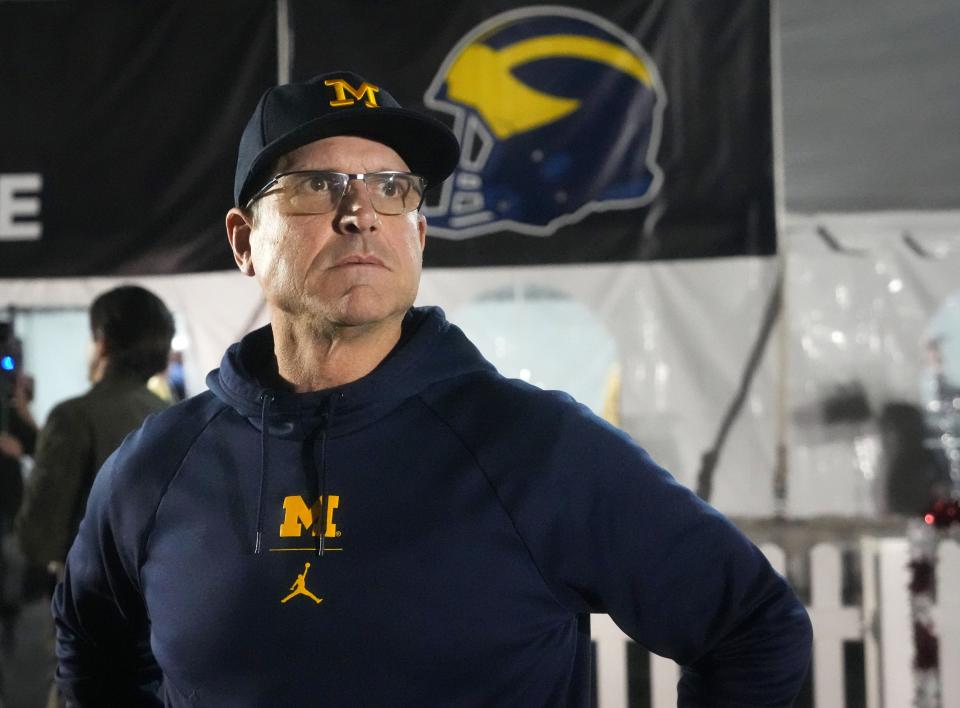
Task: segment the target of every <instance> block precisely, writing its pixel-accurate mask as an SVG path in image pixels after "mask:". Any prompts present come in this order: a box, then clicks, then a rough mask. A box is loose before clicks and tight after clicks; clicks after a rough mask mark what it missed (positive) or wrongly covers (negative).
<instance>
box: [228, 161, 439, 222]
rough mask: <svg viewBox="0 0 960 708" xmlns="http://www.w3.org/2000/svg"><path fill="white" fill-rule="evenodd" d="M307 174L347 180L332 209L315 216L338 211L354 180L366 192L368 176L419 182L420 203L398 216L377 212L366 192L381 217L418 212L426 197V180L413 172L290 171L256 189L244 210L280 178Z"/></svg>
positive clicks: (276, 176) (266, 192) (368, 193)
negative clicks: (325, 175) (415, 179)
mask: <svg viewBox="0 0 960 708" xmlns="http://www.w3.org/2000/svg"><path fill="white" fill-rule="evenodd" d="M309 174H328V175H342V176H344V177H346V178H347V182H346V184H345V185H344V187H343V194H341V195H340V198H339V199H338V200H337V203H336V204H334V206H333V208H332V209H330V210H329V211H321V212H315V213H317V214H330V213H332V212H335V211H336V210H337V209H339V208H340V203H341V202H342V201H343V198H344V197H345V196H346V195H347V190H348V189H349V188H350V183H351V182H352V181H353V180H355V179H358V180H360V181H361V182H363V188H364V189H365V190H367V189H368V187H367V179H366V178H367V176H368V175H369V176H374V175H403V176H404V177H416V178H417V179H418V180H420V185H421V190H420V201H419V202H418V203H417V206H416V207H414V208H413V209H409V210H407V211H401V212H400V213H399V214H384V213H383V212H381V211H380V210H378V209H377V207H376V206H374V204H373V198H372V197H370V196H369V195H370V192H369V191H368V192H367V196H368V197H369V198H370V206H371V207H373V210H374V211H375V212H376V213H377V214H381V215H383V216H401V215H403V214H410V213H412V212H415V211H419V210H420V208H421V207H422V206H423V202H424V200H425V199H426V197H427V180H426V178H425V177H423V176H422V175H418V174H416V173H413V172H403V171H401V170H381V171H379V172H340V171H338V170H291V171H289V172H279V173H277V174H275V175H274V176H273V177H271V178H270V179H269V180H268V181H267V183H266V184H264V185H263V186H262V187H261V188H260V189H258V190H257V191H256V192H255V193H254V194H253V196H251V197H250V199H249V200H247V204H246V206H245V207H244V208H245V209H249V208H250V207H251V206H252V205H253V203H254V202H255V201H257V200H258V199H262V198H263V197H265V196H267V194H268V193H269V190H270V187H272V186H273V185H275V184H277V182H278V181H279V180H280V178H281V177H288V176H289V175H309Z"/></svg>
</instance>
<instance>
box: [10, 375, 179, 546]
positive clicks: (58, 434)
mask: <svg viewBox="0 0 960 708" xmlns="http://www.w3.org/2000/svg"><path fill="white" fill-rule="evenodd" d="M166 407H167V403H166V402H164V401H163V400H162V399H160V398H158V397H157V396H155V395H154V394H153V393H151V392H150V391H149V390H148V389H147V387H146V386H145V385H144V383H143V382H142V381H140V380H138V379H136V378H133V377H130V376H126V375H122V374H113V375H108V376H105V377H104V379H103V380H102V381H100V382H99V383H97V384H95V385H94V386H93V387H92V388H91V389H90V390H89V391H87V392H86V393H85V394H83V395H82V396H79V397H77V398H72V399H70V400H67V401H64V402H62V403H60V404H58V405H57V406H56V407H54V409H53V410H52V411H50V415H49V416H47V421H46V424H45V425H44V426H43V429H42V430H41V431H40V436H39V438H38V440H37V449H36V452H35V454H34V467H33V471H32V472H31V474H30V478H29V480H28V484H27V487H26V490H25V494H24V500H23V506H22V508H21V510H20V514H19V516H18V518H17V534H18V536H19V537H20V546H21V549H22V550H23V553H24V555H25V556H26V557H27V559H28V560H29V561H31V562H32V563H34V564H37V565H46V564H47V563H48V562H49V561H59V562H61V563H62V562H63V561H64V559H65V558H66V557H67V550H68V549H69V548H70V544H71V543H72V542H73V537H74V536H75V535H76V531H77V527H78V526H79V523H80V517H81V515H82V513H83V509H84V506H85V505H86V501H87V495H88V494H89V492H90V487H91V486H92V485H93V479H94V476H95V475H96V473H97V470H99V469H100V467H101V465H103V462H104V460H106V459H107V457H109V456H110V453H112V452H113V451H114V450H115V449H117V447H119V446H120V443H121V442H122V441H123V439H124V438H125V437H126V436H127V435H128V434H129V433H130V432H131V431H132V430H134V429H135V428H136V427H137V426H139V425H140V423H142V422H143V419H144V418H146V417H147V416H148V415H149V414H150V413H154V412H156V411H159V410H162V409H164V408H166Z"/></svg>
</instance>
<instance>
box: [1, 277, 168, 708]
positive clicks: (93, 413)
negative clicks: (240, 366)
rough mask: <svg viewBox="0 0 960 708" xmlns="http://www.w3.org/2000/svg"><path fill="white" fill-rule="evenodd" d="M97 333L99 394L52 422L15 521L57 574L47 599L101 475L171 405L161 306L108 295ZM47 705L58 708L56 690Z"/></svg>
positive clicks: (94, 363)
mask: <svg viewBox="0 0 960 708" xmlns="http://www.w3.org/2000/svg"><path fill="white" fill-rule="evenodd" d="M90 330H91V335H92V337H93V344H92V354H91V357H90V368H89V379H90V383H91V384H92V386H91V388H90V390H89V391H87V392H86V393H85V394H83V395H82V396H79V397H77V398H72V399H69V400H67V401H63V402H62V403H60V404H58V405H57V406H56V407H54V409H53V410H52V411H51V412H50V415H49V416H48V417H47V420H46V423H45V424H44V426H43V429H42V430H41V431H40V435H39V438H38V440H37V446H36V452H35V456H34V461H35V464H34V468H33V471H32V473H31V474H30V476H29V478H28V480H27V485H26V489H25V493H24V499H23V505H22V507H21V508H20V513H19V515H18V516H17V519H16V533H17V535H18V537H19V541H20V548H21V550H22V552H23V554H24V556H25V557H26V559H27V562H28V563H29V564H32V565H34V566H38V567H43V568H46V569H47V571H48V572H49V573H50V577H49V580H50V582H49V583H48V588H47V592H48V593H49V592H52V587H53V581H54V580H55V578H56V577H57V576H58V575H60V573H61V570H62V568H63V563H64V561H65V559H66V556H67V551H68V550H69V548H70V544H71V543H72V542H73V538H74V536H75V535H76V532H77V528H78V527H79V525H80V519H81V517H82V516H83V510H84V507H85V506H86V502H87V495H88V494H89V492H90V487H91V486H92V485H93V480H94V477H95V476H96V473H97V470H99V469H100V466H101V465H102V464H103V462H104V460H106V459H107V457H109V456H110V454H111V453H112V452H113V451H114V450H115V449H116V448H117V447H118V446H119V445H120V443H121V441H122V440H123V439H124V437H126V436H127V434H128V433H130V432H131V431H133V430H134V429H136V428H137V427H139V425H140V423H141V422H142V421H143V419H144V418H146V417H147V416H148V415H150V414H151V413H154V412H156V411H159V410H162V409H163V408H166V407H167V405H168V403H167V402H166V401H164V400H162V399H161V398H159V397H158V396H156V395H155V394H154V393H153V392H151V391H150V390H149V389H148V388H147V381H148V380H149V379H150V377H152V376H154V375H155V374H157V373H158V372H161V371H163V370H164V369H166V367H167V362H168V359H169V356H170V341H171V339H172V338H173V332H174V323H173V317H172V315H171V314H170V311H169V310H168V309H167V307H166V306H165V305H164V303H163V301H161V300H160V298H158V297H157V296H156V295H154V294H153V293H151V292H150V291H149V290H146V289H144V288H141V287H139V286H135V285H123V286H120V287H118V288H115V289H113V290H110V291H108V292H106V293H103V294H102V295H100V296H99V297H97V298H96V299H95V300H94V301H93V304H92V305H91V307H90ZM48 705H57V701H56V698H55V691H54V690H53V689H52V690H51V702H50V703H49V704H48Z"/></svg>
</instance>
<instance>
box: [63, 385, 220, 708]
mask: <svg viewBox="0 0 960 708" xmlns="http://www.w3.org/2000/svg"><path fill="white" fill-rule="evenodd" d="M221 410H223V406H222V405H220V404H219V403H217V402H216V401H215V400H214V399H213V398H212V396H210V395H209V394H202V395H200V396H197V397H195V398H193V399H190V400H189V401H186V402H184V403H181V404H179V405H177V406H174V407H173V408H168V409H167V410H165V411H163V412H161V413H158V414H154V415H151V416H149V417H148V418H147V419H146V420H145V421H144V423H143V425H142V427H141V428H139V429H138V430H137V431H136V432H134V433H132V434H131V435H130V436H128V437H127V438H126V440H124V442H123V444H122V445H121V446H120V448H119V449H118V450H117V451H116V452H114V453H113V455H111V456H110V457H109V458H108V459H107V461H106V462H105V463H104V465H103V467H102V468H101V470H100V472H99V473H98V474H97V476H96V479H95V481H94V484H93V488H92V489H91V491H90V496H89V499H88V501H87V509H86V513H85V514H84V517H83V521H82V522H81V523H80V530H79V532H78V533H77V537H76V539H75V540H74V543H73V546H72V547H71V548H70V552H69V553H68V555H67V563H66V570H65V575H64V579H63V581H62V582H61V583H60V584H59V585H58V586H57V589H56V592H55V593H54V598H53V606H52V611H53V617H54V621H55V623H56V627H57V662H58V666H57V675H56V679H57V685H58V686H59V687H60V690H61V691H62V692H63V694H64V695H65V696H66V698H67V701H68V705H69V706H71V708H86V707H87V706H90V707H91V708H92V707H94V706H97V707H100V706H145V707H149V706H160V705H162V701H161V700H160V699H159V698H158V697H157V691H158V690H159V688H160V685H161V681H162V672H161V669H160V668H159V667H158V665H157V662H156V660H155V659H154V657H153V654H152V652H151V650H150V618H149V612H148V608H147V607H146V605H145V601H144V588H143V587H142V585H141V569H142V568H143V566H144V564H145V563H146V562H147V553H148V541H149V535H150V530H151V529H152V527H153V524H154V522H155V517H156V512H157V508H158V507H159V505H160V502H161V500H162V499H163V496H164V494H165V493H166V491H167V489H168V487H169V485H170V484H171V482H172V480H173V479H174V478H175V476H176V474H177V471H178V470H179V469H180V465H181V463H182V461H183V458H184V457H185V456H186V454H187V453H188V451H189V450H190V448H191V447H192V446H193V445H194V443H195V441H196V440H197V438H198V437H199V436H200V435H201V434H202V432H203V430H204V429H205V427H206V426H207V425H208V424H209V423H210V421H211V420H212V419H213V418H214V417H215V416H216V415H217V413H218V412H219V411H221Z"/></svg>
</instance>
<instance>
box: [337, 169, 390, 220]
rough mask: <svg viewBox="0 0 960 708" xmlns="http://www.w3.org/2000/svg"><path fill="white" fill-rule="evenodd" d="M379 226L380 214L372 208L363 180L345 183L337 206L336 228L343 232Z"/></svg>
mask: <svg viewBox="0 0 960 708" xmlns="http://www.w3.org/2000/svg"><path fill="white" fill-rule="evenodd" d="M379 227H380V215H379V214H377V212H376V210H375V209H374V208H373V203H372V202H371V201H370V195H369V194H367V186H366V184H364V183H363V180H359V179H353V180H350V182H348V183H347V188H346V191H345V192H344V193H343V198H341V199H340V205H339V206H338V207H337V228H338V230H339V231H342V232H344V233H365V232H368V231H375V230H376V229H378V228H379Z"/></svg>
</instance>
